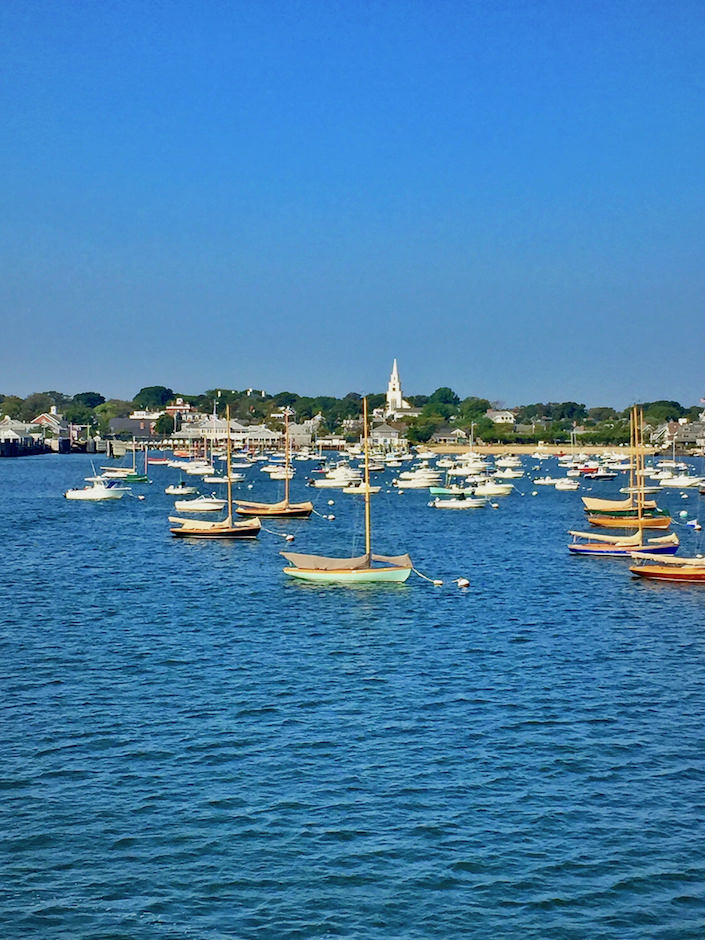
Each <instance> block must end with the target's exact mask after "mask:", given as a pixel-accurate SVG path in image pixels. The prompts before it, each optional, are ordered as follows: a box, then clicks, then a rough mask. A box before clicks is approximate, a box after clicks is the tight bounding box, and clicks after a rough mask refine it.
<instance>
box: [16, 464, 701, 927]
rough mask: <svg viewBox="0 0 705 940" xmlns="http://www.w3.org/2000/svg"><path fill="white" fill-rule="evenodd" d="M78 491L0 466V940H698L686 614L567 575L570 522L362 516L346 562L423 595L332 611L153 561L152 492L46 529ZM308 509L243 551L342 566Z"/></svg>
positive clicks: (249, 579)
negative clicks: (322, 557)
mask: <svg viewBox="0 0 705 940" xmlns="http://www.w3.org/2000/svg"><path fill="white" fill-rule="evenodd" d="M525 463H526V465H527V466H529V463H530V462H525ZM302 466H304V467H306V465H302ZM553 469H554V467H552V466H550V465H548V467H547V465H544V468H543V472H546V471H548V472H551V470H553ZM88 473H90V459H89V458H87V457H81V456H71V457H34V458H27V459H21V460H4V461H0V509H1V511H0V532H1V534H2V541H1V543H0V544H2V560H3V564H2V583H3V603H2V615H1V620H0V677H1V678H0V692H1V696H0V705H1V707H2V724H1V726H0V727H1V731H0V734H1V735H2V739H1V742H0V744H1V747H0V786H1V788H2V800H1V801H0V819H1V823H2V833H3V836H4V838H3V843H4V847H3V852H2V854H3V863H2V870H3V875H2V879H1V881H0V935H1V936H3V937H7V938H16V937H42V938H44V937H72V938H75V937H91V938H98V937H101V938H102V937H129V938H143V937H145V938H147V937H150V938H151V937H169V938H181V937H184V938H208V940H210V938H223V937H372V938H374V937H460V936H462V937H477V938H495V937H502V938H505V937H508V938H513V937H516V938H527V937H530V938H585V937H590V938H595V937H609V938H615V940H617V938H619V940H622V938H642V937H649V938H650V937H654V938H674V940H675V938H683V937H694V938H696V937H697V938H700V937H703V936H705V890H704V889H705V857H704V856H705V849H704V848H703V847H704V846H705V783H704V771H705V727H704V722H703V718H704V716H705V616H704V614H705V588H697V587H687V586H682V585H681V586H679V585H673V586H669V585H653V584H648V583H641V582H635V581H633V580H632V579H631V577H630V575H629V572H628V566H627V564H626V563H625V562H624V561H622V560H617V559H590V558H574V557H572V556H570V555H569V554H568V552H567V551H566V543H567V536H566V530H567V529H568V528H571V527H576V526H578V527H584V523H583V521H582V512H581V509H580V502H579V498H578V494H574V493H556V492H555V491H554V490H553V489H551V488H540V492H538V495H537V496H531V492H532V487H531V483H530V481H529V480H528V479H527V480H523V481H518V485H517V492H516V493H514V494H513V495H512V496H510V497H507V498H503V499H501V500H498V502H499V508H498V509H496V510H492V509H489V508H488V509H485V510H477V511H468V512H461V513H453V512H446V513H444V512H438V511H435V510H431V509H430V508H428V506H427V505H426V503H427V500H428V494H427V493H426V492H408V493H406V494H405V495H403V496H399V495H398V494H397V493H395V492H390V493H386V492H382V493H381V494H380V495H379V496H378V497H375V499H374V503H373V516H374V520H375V539H376V547H377V549H378V550H379V551H381V552H384V553H397V552H402V551H409V552H410V553H411V555H412V557H413V559H414V562H415V564H416V566H417V567H418V568H419V569H420V570H421V571H423V572H424V573H426V574H428V575H429V576H431V577H441V578H443V579H444V580H445V582H446V583H445V585H444V586H443V587H442V588H438V587H436V588H434V587H433V586H432V585H430V584H429V583H427V582H425V581H421V580H419V579H417V578H415V577H414V576H413V575H412V579H410V580H409V582H407V584H406V585H396V586H394V585H390V586H367V587H359V588H353V589H346V588H339V587H338V588H336V587H326V586H311V585H305V584H300V583H296V582H292V581H288V580H287V579H286V578H285V576H284V575H283V574H282V572H281V568H282V564H283V560H282V558H281V557H280V556H279V555H278V552H279V551H280V550H281V549H282V548H284V547H285V543H284V541H283V540H282V539H281V538H280V537H278V536H277V535H274V534H270V533H268V532H263V533H262V534H261V536H260V538H259V540H257V541H255V542H247V543H244V542H243V543H236V544H227V543H221V544H218V543H206V542H192V543H189V542H188V541H181V540H174V539H172V538H171V537H170V535H169V532H168V525H167V521H166V517H167V515H168V513H169V511H170V509H172V511H173V508H172V503H171V501H170V498H169V497H167V496H165V495H164V492H163V490H164V486H165V485H166V483H167V482H170V481H173V480H174V479H176V478H177V474H176V472H175V471H173V470H169V469H167V468H165V467H155V468H153V469H152V470H151V476H152V478H153V479H154V481H155V482H154V484H153V485H152V486H151V487H141V488H140V487H139V486H137V485H135V486H134V487H133V492H134V493H138V492H144V493H146V499H145V500H144V501H138V500H136V499H130V498H125V499H123V500H122V501H121V502H117V503H114V504H93V505H92V504H88V503H71V502H67V501H66V500H64V499H63V498H62V494H63V492H64V490H65V489H66V488H67V487H68V486H71V485H78V484H79V482H80V480H81V479H82V477H83V476H85V475H87V474H88ZM304 473H305V470H301V469H299V472H298V475H297V479H296V480H295V481H294V482H295V491H296V492H297V493H298V492H300V493H301V494H302V495H303V488H302V485H301V478H302V477H303V476H304ZM250 477H251V478H252V479H253V480H254V482H255V487H254V489H253V490H251V491H249V493H250V495H253V496H261V497H262V498H274V497H275V495H276V488H275V485H274V484H272V483H264V482H263V481H262V479H260V478H261V477H264V474H259V473H258V472H257V471H256V470H254V471H250ZM310 492H311V491H309V493H310ZM593 492H594V493H597V492H599V493H600V494H604V495H611V494H612V493H613V492H616V486H615V485H605V484H603V485H602V488H601V489H599V490H598V488H597V486H595V489H594V490H593ZM522 493H523V494H524V495H521V494H522ZM315 496H316V499H317V503H316V505H317V508H318V509H319V510H320V511H321V512H326V513H328V512H334V513H335V515H336V518H335V520H334V521H330V522H329V521H325V520H323V519H321V518H319V517H312V518H311V519H310V520H303V521H301V520H300V521H297V522H288V523H286V524H282V523H277V522H270V523H269V524H268V525H267V527H268V528H271V529H272V530H273V531H277V532H285V531H293V532H295V534H296V541H295V543H294V546H293V547H294V548H295V549H297V550H299V551H321V552H325V553H328V554H336V553H338V554H347V553H351V552H352V551H354V550H360V548H361V545H360V541H359V539H358V540H357V543H356V544H355V543H354V542H353V534H354V533H356V532H357V533H359V531H360V527H361V524H362V515H361V504H360V502H359V498H358V497H352V496H344V495H342V494H340V493H338V492H336V493H333V494H331V493H330V492H324V494H323V495H322V496H321V495H320V493H319V492H317V493H316V494H315ZM329 498H333V499H334V500H335V505H334V507H333V508H332V509H331V508H329V507H328V505H327V501H328V499H329ZM699 499H700V498H699V497H698V496H697V493H696V494H695V495H690V496H689V498H688V500H681V497H680V494H679V493H678V492H675V493H668V494H666V495H665V496H664V497H663V498H662V499H661V498H660V501H661V502H662V504H665V505H670V506H671V507H672V508H673V510H674V511H675V512H679V511H682V510H683V507H684V506H685V510H687V512H688V515H689V517H691V518H692V517H695V516H696V515H698V513H699V510H700V505H699ZM685 510H683V511H685ZM699 514H700V516H701V519H702V521H703V522H705V512H700V513H699ZM678 532H679V534H680V535H681V538H682V540H683V544H684V553H688V554H689V553H691V552H693V551H695V550H697V549H699V548H700V547H701V546H700V545H697V544H696V542H695V539H696V538H697V537H696V535H695V533H693V531H692V530H690V529H686V528H679V529H678ZM460 575H462V576H466V577H468V578H469V579H470V581H471V586H470V588H469V589H468V590H466V591H461V590H459V589H458V588H457V587H456V585H454V584H452V583H451V580H450V579H452V578H455V577H458V576H460Z"/></svg>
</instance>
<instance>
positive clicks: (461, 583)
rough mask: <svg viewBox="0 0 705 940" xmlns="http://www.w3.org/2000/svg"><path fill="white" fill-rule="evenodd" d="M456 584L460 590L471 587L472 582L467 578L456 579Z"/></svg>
mask: <svg viewBox="0 0 705 940" xmlns="http://www.w3.org/2000/svg"><path fill="white" fill-rule="evenodd" d="M455 583H456V584H457V585H458V587H459V588H466V587H470V582H469V581H468V579H467V578H455Z"/></svg>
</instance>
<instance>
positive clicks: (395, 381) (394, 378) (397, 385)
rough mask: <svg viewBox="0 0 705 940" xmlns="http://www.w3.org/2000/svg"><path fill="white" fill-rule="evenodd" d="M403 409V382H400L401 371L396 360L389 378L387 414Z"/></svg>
mask: <svg viewBox="0 0 705 940" xmlns="http://www.w3.org/2000/svg"><path fill="white" fill-rule="evenodd" d="M403 407H404V399H403V398H402V395H401V381H400V380H399V369H398V368H397V361H396V359H395V360H394V365H393V366H392V374H391V375H390V377H389V384H388V385H387V414H389V413H390V412H393V411H401V410H402V408H403Z"/></svg>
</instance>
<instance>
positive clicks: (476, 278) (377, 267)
mask: <svg viewBox="0 0 705 940" xmlns="http://www.w3.org/2000/svg"><path fill="white" fill-rule="evenodd" d="M0 44H1V48H0V63H1V68H2V72H1V75H0V118H1V120H2V129H3V137H4V146H3V147H2V151H1V153H0V172H1V174H2V192H3V198H2V207H1V211H0V232H1V236H0V237H1V245H0V248H1V255H0V258H1V260H0V264H1V265H2V277H1V278H0V310H1V311H2V338H1V342H0V350H1V351H0V392H3V393H5V394H10V393H14V394H20V395H26V394H28V393H30V392H32V391H40V390H46V389H51V388H55V389H58V390H60V391H65V392H67V393H71V394H73V393H76V392H79V391H84V390H96V391H100V392H102V393H103V394H104V395H106V396H115V397H130V398H131V397H132V396H133V395H134V394H135V393H136V392H137V390H138V389H139V388H140V387H141V386H143V385H153V384H164V385H169V386H171V387H172V388H175V389H177V390H179V391H183V392H193V393H196V392H200V391H203V390H205V389H206V388H212V387H217V386H221V387H230V388H245V387H248V386H256V387H264V388H266V389H267V390H268V391H272V392H274V391H280V390H284V389H287V390H291V391H297V392H300V393H302V394H335V395H343V394H345V393H347V392H349V391H376V390H382V389H383V388H384V387H385V385H386V381H387V378H388V374H389V370H390V367H391V361H392V359H393V357H394V356H396V357H398V359H399V365H400V370H401V376H402V381H403V384H404V391H405V393H408V394H414V393H428V392H430V391H432V390H433V389H434V388H436V387H437V386H438V385H450V386H452V387H453V388H454V389H455V390H456V391H457V392H458V393H459V394H461V395H462V396H465V395H471V394H472V395H480V396H484V397H488V398H490V399H496V400H499V401H501V402H502V403H504V404H506V405H514V404H519V403H522V402H523V403H526V402H531V401H537V400H540V401H548V400H569V399H575V400H578V401H584V402H586V403H587V404H588V405H601V404H611V405H616V406H619V407H623V406H624V405H626V404H627V403H628V402H630V401H632V400H634V399H641V400H644V399H653V398H676V399H678V400H680V401H682V402H683V403H684V404H692V403H693V402H696V401H697V400H698V399H699V398H700V396H701V395H705V375H704V374H703V362H704V358H703V352H704V346H705V344H704V343H703V335H702V326H703V304H704V300H705V257H704V255H705V189H704V187H705V5H704V4H703V3H702V0H697V2H696V0H678V2H675V3H673V2H667V0H661V2H658V3H656V2H650V0H630V2H623V0H622V2H620V0H609V2H601V0H597V2H585V0H581V2H578V0H560V2H559V0H555V2H540V0H539V2H521V0H515V2H505V0H493V2H489V0H483V2H467V0H466V2H462V0H458V2H450V0H447V2H443V0H435V2H414V0H407V2H398V0H379V2H364V0H347V2H341V0H338V2H336V0H325V2H323V0H321V2H318V0H305V2H303V0H301V2H267V0H250V2H237V0H229V2H219V0H208V2H206V3H204V2H202V0H198V2H197V0H193V2H180V0H172V2H166V0H159V2H156V0H141V2H130V0H120V2H113V0H101V2H95V0H90V2H89V0H86V2H71V0H42V2H36V0H4V2H3V3H2V4H0Z"/></svg>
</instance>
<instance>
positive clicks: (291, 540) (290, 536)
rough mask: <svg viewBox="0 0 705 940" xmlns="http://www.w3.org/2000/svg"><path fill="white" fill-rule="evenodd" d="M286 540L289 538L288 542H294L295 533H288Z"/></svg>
mask: <svg viewBox="0 0 705 940" xmlns="http://www.w3.org/2000/svg"><path fill="white" fill-rule="evenodd" d="M286 540H287V542H293V541H294V536H293V535H287V536H286Z"/></svg>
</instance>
